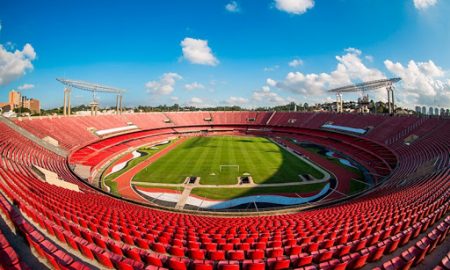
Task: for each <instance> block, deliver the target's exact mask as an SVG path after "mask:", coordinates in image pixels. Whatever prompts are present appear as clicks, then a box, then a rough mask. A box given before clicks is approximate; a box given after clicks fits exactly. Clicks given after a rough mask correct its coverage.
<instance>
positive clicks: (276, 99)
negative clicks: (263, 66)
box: [252, 85, 287, 105]
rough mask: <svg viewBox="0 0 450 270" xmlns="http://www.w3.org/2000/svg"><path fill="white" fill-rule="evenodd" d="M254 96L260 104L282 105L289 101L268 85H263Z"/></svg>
mask: <svg viewBox="0 0 450 270" xmlns="http://www.w3.org/2000/svg"><path fill="white" fill-rule="evenodd" d="M252 98H253V100H254V101H256V102H257V103H259V104H271V105H281V104H286V103H287V101H286V99H284V98H283V97H281V96H279V95H278V94H277V93H275V92H272V91H271V90H270V87H269V86H267V85H265V86H263V87H262V88H261V89H260V90H256V91H254V92H253V95H252Z"/></svg>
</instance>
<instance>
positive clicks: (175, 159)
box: [133, 136, 323, 185]
mask: <svg viewBox="0 0 450 270" xmlns="http://www.w3.org/2000/svg"><path fill="white" fill-rule="evenodd" d="M221 165H239V170H238V167H237V166H222V169H221V168H220V167H221ZM245 173H248V174H250V175H251V176H252V177H253V181H254V182H255V183H285V182H297V181H299V177H298V175H299V174H311V175H313V176H314V177H316V178H322V177H323V174H322V173H321V172H319V171H317V170H316V169H315V168H312V167H311V166H310V165H308V164H306V163H305V162H303V161H302V160H301V159H299V158H298V157H296V156H294V155H293V154H291V153H289V152H288V151H286V150H284V149H283V148H281V147H280V146H278V145H276V144H275V143H272V142H271V141H270V140H268V139H266V138H259V137H242V136H213V137H193V138H190V139H188V140H187V141H185V142H183V143H182V144H181V145H179V146H178V147H177V148H175V149H173V150H171V151H170V152H169V153H167V154H166V155H165V156H163V157H161V158H160V159H158V160H157V161H155V162H154V163H152V164H151V165H149V166H148V167H146V168H145V169H144V170H142V171H140V172H139V173H138V174H136V176H135V177H134V179H133V181H137V182H152V183H183V182H184V180H185V178H186V177H189V176H197V177H200V183H201V184H204V185H205V184H208V185H215V184H220V185H230V184H236V183H237V177H239V176H242V175H243V174H245Z"/></svg>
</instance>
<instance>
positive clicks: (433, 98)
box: [384, 59, 450, 107]
mask: <svg viewBox="0 0 450 270" xmlns="http://www.w3.org/2000/svg"><path fill="white" fill-rule="evenodd" d="M384 65H385V66H386V68H387V69H388V70H389V71H390V72H391V73H392V74H394V75H395V76H398V77H401V78H402V81H401V84H400V85H399V86H398V87H397V90H396V91H395V95H396V96H397V99H398V100H399V101H400V102H401V104H404V105H408V106H410V107H412V105H428V106H436V105H438V106H448V104H450V76H449V75H448V73H446V72H445V71H444V70H443V69H442V68H441V67H439V66H437V65H436V64H435V63H434V62H433V61H431V60H430V61H428V62H415V61H414V60H411V61H409V62H408V65H407V66H404V65H403V64H401V63H399V62H397V63H394V62H392V61H391V60H389V59H388V60H386V61H384Z"/></svg>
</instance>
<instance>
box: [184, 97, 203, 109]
mask: <svg viewBox="0 0 450 270" xmlns="http://www.w3.org/2000/svg"><path fill="white" fill-rule="evenodd" d="M203 103H204V101H203V99H201V98H199V97H192V98H191V99H189V100H188V101H187V102H186V105H187V106H193V107H202V106H204V104H203Z"/></svg>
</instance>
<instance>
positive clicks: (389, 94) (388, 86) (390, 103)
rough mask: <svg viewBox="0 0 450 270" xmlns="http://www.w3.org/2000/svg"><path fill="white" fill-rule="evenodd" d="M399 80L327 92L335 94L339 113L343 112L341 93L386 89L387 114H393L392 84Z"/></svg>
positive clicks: (365, 83) (384, 80) (371, 82)
mask: <svg viewBox="0 0 450 270" xmlns="http://www.w3.org/2000/svg"><path fill="white" fill-rule="evenodd" d="M400 80H401V78H391V79H381V80H375V81H369V82H363V83H359V84H351V85H347V86H344V87H339V88H335V89H331V90H328V92H332V93H336V111H337V112H338V113H341V112H343V101H342V95H343V93H350V92H360V91H362V92H365V91H369V90H376V89H379V88H386V91H387V97H388V110H389V114H393V113H395V103H394V89H395V88H394V83H397V82H399V81H400Z"/></svg>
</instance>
